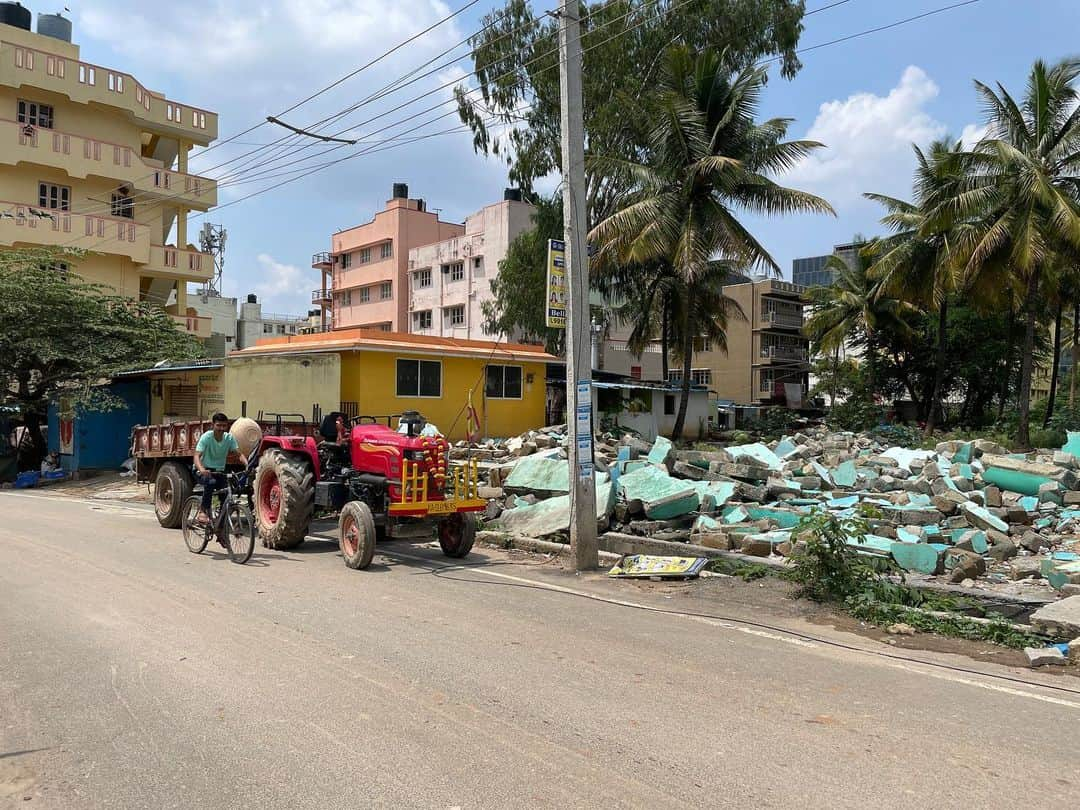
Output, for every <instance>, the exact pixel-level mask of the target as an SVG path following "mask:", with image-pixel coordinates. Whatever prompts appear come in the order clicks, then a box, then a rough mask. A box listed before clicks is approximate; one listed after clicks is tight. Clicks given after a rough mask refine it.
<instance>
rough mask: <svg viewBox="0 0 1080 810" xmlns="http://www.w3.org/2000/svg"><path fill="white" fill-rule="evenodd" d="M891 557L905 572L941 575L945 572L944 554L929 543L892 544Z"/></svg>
mask: <svg viewBox="0 0 1080 810" xmlns="http://www.w3.org/2000/svg"><path fill="white" fill-rule="evenodd" d="M889 555H890V556H891V557H892V558H893V560H895V561H896V564H897V565H899V566H900V567H901V568H902V569H904V570H905V571H916V572H918V573H922V574H940V573H942V572H943V571H944V562H943V555H942V552H941V551H939V550H938V547H937V546H935V545H930V544H928V543H892V544H891V545H890V546H889Z"/></svg>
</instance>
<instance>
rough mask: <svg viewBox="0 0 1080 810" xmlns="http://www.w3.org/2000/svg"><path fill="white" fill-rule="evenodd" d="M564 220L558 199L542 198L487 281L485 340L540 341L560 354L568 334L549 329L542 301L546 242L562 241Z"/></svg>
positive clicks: (545, 265)
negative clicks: (529, 225)
mask: <svg viewBox="0 0 1080 810" xmlns="http://www.w3.org/2000/svg"><path fill="white" fill-rule="evenodd" d="M562 217H563V215H562V198H561V197H559V196H555V197H553V198H550V199H548V198H540V199H538V200H537V201H536V215H535V217H534V218H533V227H532V228H531V229H530V230H528V231H525V232H523V233H520V234H518V235H517V236H516V237H514V239H513V240H511V242H510V245H509V247H508V248H507V251H506V258H505V259H503V260H502V261H501V262H499V274H498V276H496V277H495V278H493V279H492V280H491V293H492V298H491V300H488V301H485V302H484V303H483V304H482V305H481V310H482V312H483V315H484V330H485V331H486V332H487V333H488V334H491V335H503V336H510V335H515V336H519V337H520V339H522V340H528V341H536V342H541V341H542V342H543V343H544V346H545V347H546V349H547V351H549V352H551V353H552V354H561V353H562V349H563V343H564V339H565V335H566V331H565V330H563V329H550V328H548V326H547V309H546V301H545V295H546V289H547V248H548V240H549V239H562V238H563V218H562Z"/></svg>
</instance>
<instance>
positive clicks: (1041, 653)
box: [1024, 647, 1065, 669]
mask: <svg viewBox="0 0 1080 810" xmlns="http://www.w3.org/2000/svg"><path fill="white" fill-rule="evenodd" d="M1024 652H1025V653H1026V654H1027V657H1028V665H1029V666H1030V667H1031V668H1032V669H1034V668H1035V667H1045V666H1048V665H1051V664H1056V665H1058V666H1061V665H1062V664H1064V663H1065V655H1064V654H1063V653H1062V652H1061V650H1059V649H1058V648H1057V647H1025V648H1024Z"/></svg>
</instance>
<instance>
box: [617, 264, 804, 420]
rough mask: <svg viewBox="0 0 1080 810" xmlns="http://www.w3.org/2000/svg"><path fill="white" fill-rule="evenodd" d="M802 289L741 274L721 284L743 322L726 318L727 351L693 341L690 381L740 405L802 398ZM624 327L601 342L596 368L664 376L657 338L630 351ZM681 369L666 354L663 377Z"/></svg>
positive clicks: (635, 375)
mask: <svg viewBox="0 0 1080 810" xmlns="http://www.w3.org/2000/svg"><path fill="white" fill-rule="evenodd" d="M804 290H805V288H803V287H801V286H799V285H797V284H792V283H791V282H789V281H780V280H779V279H762V278H755V279H749V278H740V279H739V280H738V281H733V282H732V283H729V284H726V285H725V286H724V294H725V295H726V296H728V297H729V298H732V299H734V300H735V302H736V303H738V304H739V307H740V308H741V309H742V311H743V313H744V315H745V316H746V318H745V320H743V319H739V318H734V317H733V318H730V319H729V320H728V329H727V351H726V352H723V351H721V350H720V348H719V347H718V346H714V345H713V344H712V343H711V342H710V341H708V340H706V339H704V338H699V339H697V341H696V345H695V351H694V356H693V359H692V361H691V375H692V377H691V379H692V382H693V383H694V384H695V385H703V386H705V387H706V388H707V389H708V390H709V391H710V392H712V393H713V394H714V395H715V396H716V397H718V398H720V399H730V400H734V401H735V402H737V403H739V404H743V405H755V404H756V405H764V404H770V403H777V404H783V403H788V404H795V403H794V401H793V400H794V399H795V398H794V397H793V396H790V395H794V394H796V393H798V394H800V395H801V397H805V396H806V386H807V375H808V374H809V371H810V362H809V341H808V340H807V339H806V338H805V337H804V336H803V334H802V326H803V308H804V304H803V298H802V296H803V293H804ZM628 335H629V330H628V329H627V328H625V327H622V328H620V327H618V326H616V327H615V328H614V329H613V330H612V331H611V332H610V334H609V336H608V339H607V340H605V341H604V342H603V351H602V359H601V361H600V364H601V367H602V368H603V370H604V371H609V372H613V373H615V374H624V375H626V376H628V377H631V378H633V379H641V380H654V381H657V380H660V379H661V377H662V376H663V372H662V362H661V353H660V344H659V341H654V342H653V343H652V344H650V345H649V346H648V347H646V349H645V351H644V352H643V353H642V354H641V355H640V356H634V354H633V353H632V352H630V350H629V348H628V346H627V342H626V339H627V337H628ZM681 377H682V368H681V366H680V365H679V364H678V363H677V362H676V361H675V359H674V356H671V357H669V373H668V380H669V381H670V382H678V381H679V380H680V379H681Z"/></svg>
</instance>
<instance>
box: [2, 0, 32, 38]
mask: <svg viewBox="0 0 1080 810" xmlns="http://www.w3.org/2000/svg"><path fill="white" fill-rule="evenodd" d="M0 23H3V24H4V25H13V26H15V27H16V28H21V29H23V30H24V31H29V30H30V9H28V8H23V7H22V5H20V4H19V3H8V2H4V3H0Z"/></svg>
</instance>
